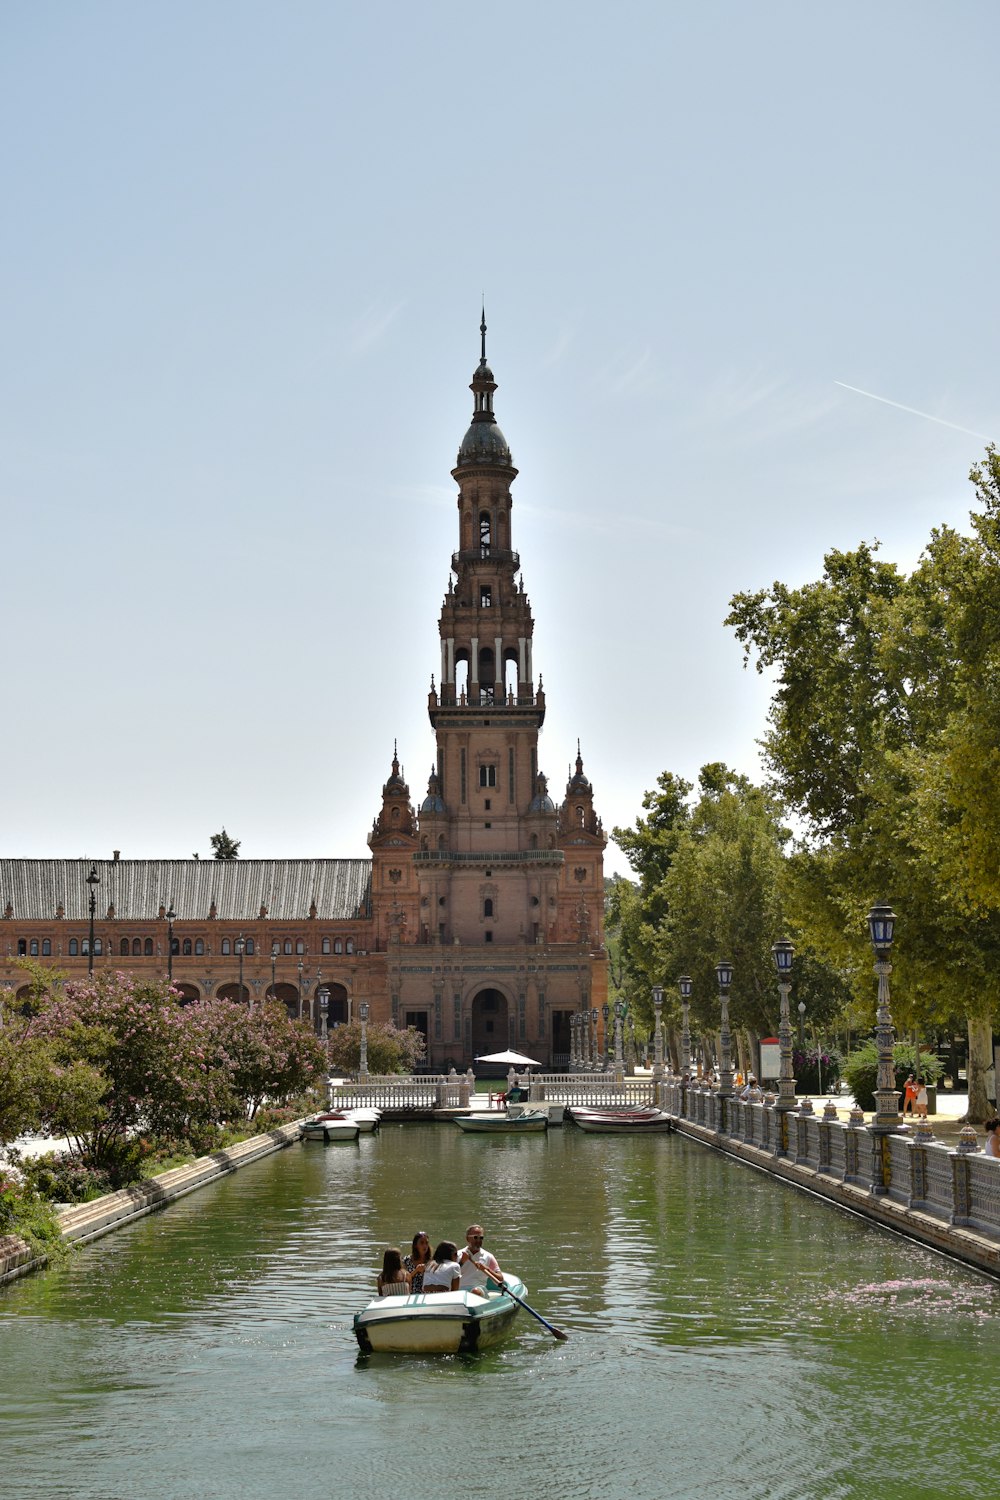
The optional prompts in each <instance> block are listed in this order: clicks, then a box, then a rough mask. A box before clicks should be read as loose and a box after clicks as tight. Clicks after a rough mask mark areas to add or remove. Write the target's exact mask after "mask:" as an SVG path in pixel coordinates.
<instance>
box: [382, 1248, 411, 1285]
mask: <svg viewBox="0 0 1000 1500" xmlns="http://www.w3.org/2000/svg"><path fill="white" fill-rule="evenodd" d="M376 1285H377V1286H378V1294H379V1296H380V1297H402V1296H405V1295H406V1293H407V1292H409V1290H410V1273H409V1271H405V1270H404V1269H403V1257H402V1255H401V1254H400V1251H399V1249H398V1247H397V1246H395V1245H392V1246H390V1248H389V1249H388V1250H387V1251H386V1252H385V1254H384V1255H383V1257H382V1269H381V1271H380V1272H379V1275H378V1281H377V1283H376Z"/></svg>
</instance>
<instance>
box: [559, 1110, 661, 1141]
mask: <svg viewBox="0 0 1000 1500" xmlns="http://www.w3.org/2000/svg"><path fill="white" fill-rule="evenodd" d="M569 1113H570V1118H571V1119H572V1121H573V1123H574V1125H579V1127H580V1129H581V1130H586V1131H589V1132H590V1134H592V1135H666V1134H668V1133H669V1132H670V1131H671V1130H673V1128H674V1124H673V1121H672V1120H671V1118H670V1116H669V1115H668V1114H666V1113H665V1112H664V1111H663V1110H662V1109H655V1108H654V1107H653V1106H652V1105H640V1106H637V1107H636V1108H628V1107H626V1108H622V1109H614V1108H608V1109H596V1108H592V1107H590V1106H588V1105H579V1104H574V1105H571V1106H570V1111H569Z"/></svg>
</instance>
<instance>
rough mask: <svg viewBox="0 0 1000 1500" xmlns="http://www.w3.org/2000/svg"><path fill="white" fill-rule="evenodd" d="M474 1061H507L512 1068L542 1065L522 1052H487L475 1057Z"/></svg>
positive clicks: (538, 1066)
mask: <svg viewBox="0 0 1000 1500" xmlns="http://www.w3.org/2000/svg"><path fill="white" fill-rule="evenodd" d="M476 1062H485V1063H507V1064H508V1066H509V1067H512V1068H540V1067H541V1066H542V1065H541V1063H540V1062H536V1061H535V1059H534V1058H533V1057H525V1056H524V1054H523V1053H522V1052H488V1053H487V1054H486V1055H485V1057H477V1058H476Z"/></svg>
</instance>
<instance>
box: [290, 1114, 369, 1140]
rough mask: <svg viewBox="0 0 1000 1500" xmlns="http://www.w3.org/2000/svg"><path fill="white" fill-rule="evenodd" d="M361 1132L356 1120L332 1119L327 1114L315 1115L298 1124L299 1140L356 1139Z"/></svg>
mask: <svg viewBox="0 0 1000 1500" xmlns="http://www.w3.org/2000/svg"><path fill="white" fill-rule="evenodd" d="M360 1134H361V1126H360V1125H359V1124H358V1122H357V1120H338V1119H332V1118H331V1117H330V1116H329V1115H316V1116H315V1117H314V1118H313V1119H312V1120H303V1121H302V1124H301V1125H300V1126H299V1140H300V1141H323V1142H324V1143H326V1144H327V1145H329V1143H330V1142H331V1141H356V1140H357V1138H358V1136H359V1135H360Z"/></svg>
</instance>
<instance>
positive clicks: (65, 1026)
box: [21, 973, 323, 1186]
mask: <svg viewBox="0 0 1000 1500" xmlns="http://www.w3.org/2000/svg"><path fill="white" fill-rule="evenodd" d="M32 1024H33V1031H32V1036H31V1048H32V1049H33V1051H32V1055H33V1058H34V1062H33V1072H32V1078H33V1083H32V1088H33V1090H34V1095H35V1105H34V1115H35V1117H36V1118H38V1119H40V1120H41V1121H42V1123H44V1124H45V1126H46V1127H47V1128H48V1129H49V1130H50V1131H51V1132H52V1133H53V1134H56V1135H64V1136H67V1137H68V1138H69V1139H70V1141H71V1143H72V1150H73V1152H74V1154H76V1155H78V1156H80V1157H81V1158H83V1159H84V1160H85V1161H86V1162H88V1163H89V1164H90V1165H91V1166H92V1167H95V1168H98V1169H100V1170H102V1171H104V1172H105V1173H107V1175H108V1178H109V1179H110V1182H111V1183H112V1185H113V1186H122V1185H123V1184H125V1183H127V1182H131V1181H134V1180H135V1179H136V1178H137V1177H138V1176H140V1175H141V1171H142V1164H143V1161H144V1160H145V1159H147V1158H148V1157H149V1156H150V1155H151V1154H152V1153H153V1151H154V1150H155V1149H156V1142H157V1141H158V1140H162V1139H164V1138H172V1139H174V1140H177V1141H187V1142H190V1143H191V1144H192V1146H193V1147H194V1148H195V1149H196V1150H197V1151H199V1152H200V1151H204V1150H207V1149H210V1148H211V1146H213V1145H215V1144H217V1141H218V1133H219V1126H220V1123H221V1122H222V1121H223V1120H226V1119H228V1120H234V1119H240V1120H246V1119H249V1118H252V1117H253V1114H254V1113H255V1111H256V1109H257V1107H258V1106H259V1104H260V1102H261V1101H262V1100H263V1099H264V1098H267V1099H269V1100H273V1101H274V1102H277V1103H281V1102H284V1100H285V1099H287V1098H289V1097H290V1096H291V1095H293V1094H295V1093H297V1092H300V1091H301V1090H302V1089H304V1088H305V1087H306V1086H307V1085H308V1084H309V1083H310V1082H312V1081H313V1080H314V1079H315V1078H316V1077H317V1076H318V1075H319V1074H320V1073H321V1072H322V1066H323V1056H322V1052H321V1049H320V1047H319V1045H318V1043H317V1042H316V1040H315V1039H314V1038H313V1037H312V1036H311V1035H310V1034H309V1033H308V1032H307V1031H306V1030H305V1029H304V1028H303V1027H302V1026H300V1025H299V1024H298V1023H297V1022H292V1021H289V1020H288V1018H287V1015H286V1013H285V1011H284V1008H283V1007H281V1006H272V1005H267V1006H261V1007H258V1008H257V1009H256V1010H254V1011H253V1012H251V1011H248V1010H247V1009H246V1008H245V1007H244V1006H241V1005H236V1004H233V1003H232V1002H230V1001H225V1000H216V1001H209V1002H205V1003H204V1004H199V1005H182V1004H181V1003H180V997H179V996H178V994H177V992H176V991H175V990H173V989H172V988H171V987H170V986H169V985H168V984H166V983H165V982H163V981H157V980H146V979H140V978H138V977H137V976H136V975H133V974H128V973H105V974H101V975H99V976H96V977H95V978H94V979H93V980H91V981H88V982H86V983H79V984H67V985H66V987H65V990H64V991H63V992H56V993H54V994H51V995H50V996H49V997H48V998H47V1001H46V1003H45V1004H44V1005H43V1006H42V1008H41V1009H40V1012H39V1014H38V1015H37V1017H35V1018H33V1023H32ZM29 1113H30V1111H29ZM22 1117H23V1112H22ZM21 1128H22V1129H23V1128H24V1126H23V1125H22V1126H21Z"/></svg>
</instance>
